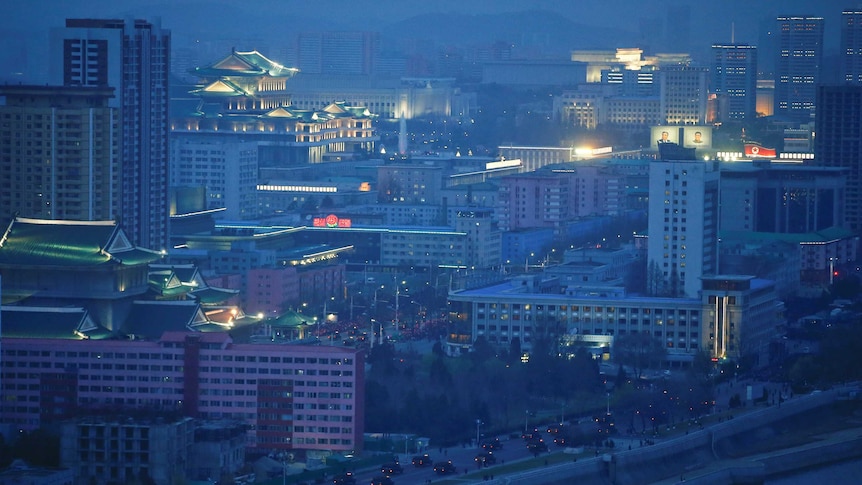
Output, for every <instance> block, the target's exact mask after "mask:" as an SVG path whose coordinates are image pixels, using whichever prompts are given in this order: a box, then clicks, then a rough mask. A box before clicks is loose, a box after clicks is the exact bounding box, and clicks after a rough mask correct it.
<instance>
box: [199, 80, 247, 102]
mask: <svg viewBox="0 0 862 485" xmlns="http://www.w3.org/2000/svg"><path fill="white" fill-rule="evenodd" d="M189 93H191V94H206V95H207V97H214V96H217V97H227V98H230V97H235V96H251V93H249V92H247V91H246V90H244V89H243V88H241V87H239V86H237V85H236V84H235V83H232V82H231V81H229V80H227V79H218V80H216V81H213V82H211V83H209V84H207V85H206V86H203V87H201V88H198V89H192V90H191V91H189Z"/></svg>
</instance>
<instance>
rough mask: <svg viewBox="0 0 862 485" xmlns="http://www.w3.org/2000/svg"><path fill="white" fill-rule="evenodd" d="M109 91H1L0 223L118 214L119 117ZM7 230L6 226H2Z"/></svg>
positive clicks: (110, 217)
mask: <svg viewBox="0 0 862 485" xmlns="http://www.w3.org/2000/svg"><path fill="white" fill-rule="evenodd" d="M113 94H114V93H113V89H110V88H108V87H98V88H97V87H71V86H69V87H64V86H22V85H15V86H13V85H7V86H3V87H0V95H2V96H5V98H6V104H5V105H3V106H0V218H2V220H3V223H4V224H7V223H8V222H9V221H10V220H11V218H12V217H13V216H15V215H19V216H21V217H29V218H37V219H67V220H79V221H93V220H113V219H114V218H116V217H117V216H118V215H119V214H120V195H121V193H122V191H121V187H120V159H119V154H118V149H119V133H118V131H119V127H118V122H119V116H118V110H117V109H116V108H111V107H109V106H108V103H109V99H110V98H111V97H112V96H113ZM4 227H5V226H4Z"/></svg>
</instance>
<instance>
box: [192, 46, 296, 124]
mask: <svg viewBox="0 0 862 485" xmlns="http://www.w3.org/2000/svg"><path fill="white" fill-rule="evenodd" d="M297 72H299V69H296V68H292V67H284V66H282V65H281V64H278V63H277V62H273V61H271V60H269V59H267V58H266V57H264V56H263V55H262V54H261V53H259V52H257V51H251V52H236V51H235V50H234V51H233V52H231V53H230V55H229V56H227V57H225V58H224V59H222V60H220V61H218V62H215V63H213V64H210V65H209V66H206V67H198V68H195V69H194V70H193V71H192V74H194V75H196V76H197V77H198V78H199V79H200V80H201V82H202V85H201V87H200V88H198V89H195V90H193V91H191V93H192V94H195V95H197V96H199V97H200V98H201V99H202V100H203V101H204V103H206V104H211V105H214V106H213V107H215V106H218V111H219V112H220V113H254V112H257V113H263V112H266V111H269V110H272V109H274V108H278V107H280V106H290V94H289V93H288V92H287V80H288V79H290V78H292V77H293V76H294V75H296V73H297Z"/></svg>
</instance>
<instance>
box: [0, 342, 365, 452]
mask: <svg viewBox="0 0 862 485" xmlns="http://www.w3.org/2000/svg"><path fill="white" fill-rule="evenodd" d="M364 360H365V359H364V354H363V352H362V351H359V350H356V349H353V348H344V347H327V346H294V345H277V344H241V343H235V342H233V340H232V339H231V337H230V336H228V335H227V334H226V333H190V332H166V333H164V334H163V335H162V336H161V338H159V339H158V340H155V341H142V340H135V341H129V340H91V339H88V340H61V339H45V338H6V337H3V339H2V362H3V367H2V376H3V379H2V383H0V391H2V394H3V396H4V399H3V402H2V403H0V423H2V424H4V425H8V426H9V427H10V428H11V429H15V430H31V429H36V428H38V427H40V426H44V425H47V424H49V423H52V422H56V421H59V420H63V419H66V418H68V417H71V416H73V415H76V414H78V413H81V412H83V411H85V410H103V409H106V408H107V409H111V410H112V412H119V411H122V410H123V409H129V410H136V409H149V410H154V411H159V412H165V413H180V414H181V415H184V416H188V417H195V418H202V419H231V420H237V421H241V422H243V423H245V424H246V425H247V426H248V428H247V432H246V445H247V447H250V448H255V449H256V450H258V451H263V452H268V451H289V450H297V449H303V450H330V451H354V450H360V449H362V434H363V416H364V408H363V406H364V386H365V384H364V369H365V364H364ZM21 369H27V372H22V371H21ZM138 451H141V450H140V449H139V450H138ZM153 451H154V452H155V451H156V450H153Z"/></svg>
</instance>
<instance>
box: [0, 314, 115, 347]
mask: <svg viewBox="0 0 862 485" xmlns="http://www.w3.org/2000/svg"><path fill="white" fill-rule="evenodd" d="M0 319H2V321H3V326H2V329H0V332H2V336H3V337H13V338H55V339H71V340H81V339H87V338H92V339H102V338H107V337H110V336H111V332H110V331H109V330H108V329H106V328H105V327H102V326H101V325H98V324H97V323H95V322H93V320H92V319H91V318H90V315H89V314H88V313H87V310H85V309H83V308H68V307H60V308H57V307H32V306H4V307H3V309H2V315H0Z"/></svg>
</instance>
